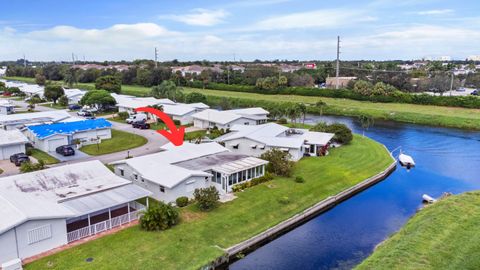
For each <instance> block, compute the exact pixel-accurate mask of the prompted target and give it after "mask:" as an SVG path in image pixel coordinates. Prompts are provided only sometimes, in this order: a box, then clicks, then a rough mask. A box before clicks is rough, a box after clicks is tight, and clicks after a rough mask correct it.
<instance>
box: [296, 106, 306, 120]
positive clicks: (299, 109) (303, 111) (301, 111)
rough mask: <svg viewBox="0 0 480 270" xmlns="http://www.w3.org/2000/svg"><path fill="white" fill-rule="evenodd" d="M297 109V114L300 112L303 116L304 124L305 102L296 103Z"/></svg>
mask: <svg viewBox="0 0 480 270" xmlns="http://www.w3.org/2000/svg"><path fill="white" fill-rule="evenodd" d="M297 111H298V113H299V114H302V116H303V124H305V117H306V115H307V106H306V105H305V103H298V104H297Z"/></svg>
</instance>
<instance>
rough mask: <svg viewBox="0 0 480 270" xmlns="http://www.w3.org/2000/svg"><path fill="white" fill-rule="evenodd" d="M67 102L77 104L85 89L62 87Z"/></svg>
mask: <svg viewBox="0 0 480 270" xmlns="http://www.w3.org/2000/svg"><path fill="white" fill-rule="evenodd" d="M64 92H65V96H66V97H67V98H68V104H78V103H79V102H80V100H81V99H82V97H83V96H84V95H85V94H86V93H87V91H84V90H80V89H64Z"/></svg>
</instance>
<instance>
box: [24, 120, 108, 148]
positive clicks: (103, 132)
mask: <svg viewBox="0 0 480 270" xmlns="http://www.w3.org/2000/svg"><path fill="white" fill-rule="evenodd" d="M111 127H112V124H111V123H110V122H108V121H107V120H105V119H103V118H98V119H92V120H82V121H75V122H64V123H54V124H43V125H35V126H28V127H27V129H26V130H25V134H26V135H27V137H28V138H29V139H30V140H31V141H32V142H33V145H34V147H35V148H38V149H41V150H42V151H44V152H55V149H56V148H57V147H59V146H62V145H71V144H73V143H74V141H75V140H79V141H80V143H82V144H83V145H87V144H92V143H96V142H97V141H98V140H105V139H110V138H112V132H111Z"/></svg>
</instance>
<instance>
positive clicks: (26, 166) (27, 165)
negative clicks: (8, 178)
mask: <svg viewBox="0 0 480 270" xmlns="http://www.w3.org/2000/svg"><path fill="white" fill-rule="evenodd" d="M43 169H45V162H44V161H43V160H41V159H40V160H39V161H38V163H32V162H30V161H28V162H24V163H22V165H21V166H20V171H21V172H22V173H27V172H34V171H39V170H43Z"/></svg>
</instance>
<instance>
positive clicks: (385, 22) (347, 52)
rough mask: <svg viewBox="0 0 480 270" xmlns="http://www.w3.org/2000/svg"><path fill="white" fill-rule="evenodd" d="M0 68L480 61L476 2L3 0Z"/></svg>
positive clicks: (478, 5) (478, 6)
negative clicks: (137, 62) (67, 63)
mask: <svg viewBox="0 0 480 270" xmlns="http://www.w3.org/2000/svg"><path fill="white" fill-rule="evenodd" d="M0 6H1V7H2V11H3V12H2V16H1V17H0V60H14V59H17V58H21V57H22V55H23V54H24V53H25V54H26V56H27V58H28V59H31V60H69V59H71V54H72V53H74V54H75V55H77V57H78V58H79V59H83V57H84V56H85V59H87V60H123V59H124V60H132V59H138V58H152V57H153V48H154V47H158V49H159V52H160V55H159V57H160V60H171V59H179V60H197V59H209V60H233V57H234V55H235V56H236V59H237V60H238V59H243V60H254V59H299V60H309V59H320V60H330V59H334V58H335V46H336V36H337V35H340V36H341V39H342V59H348V60H354V59H355V60H357V59H372V60H386V59H419V58H423V57H427V58H437V57H440V56H451V57H452V58H454V59H465V58H466V57H468V56H470V55H480V13H479V11H480V2H479V1H474V0H470V1H462V0H457V1H446V0H422V1H420V0H395V1H394V0H359V1H351V0H350V1H347V0H343V1H342V0H340V1H320V0H316V1H314V0H243V1H240V0H237V1H213V0H209V1H187V0H183V1H150V0H149V1H141V0H137V1H133V0H128V1H122V0H115V1H114V0H98V1H93V0H83V1H79V0H70V1H56V0H44V1H42V0H38V1H23V0H16V1H9V0H0Z"/></svg>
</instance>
